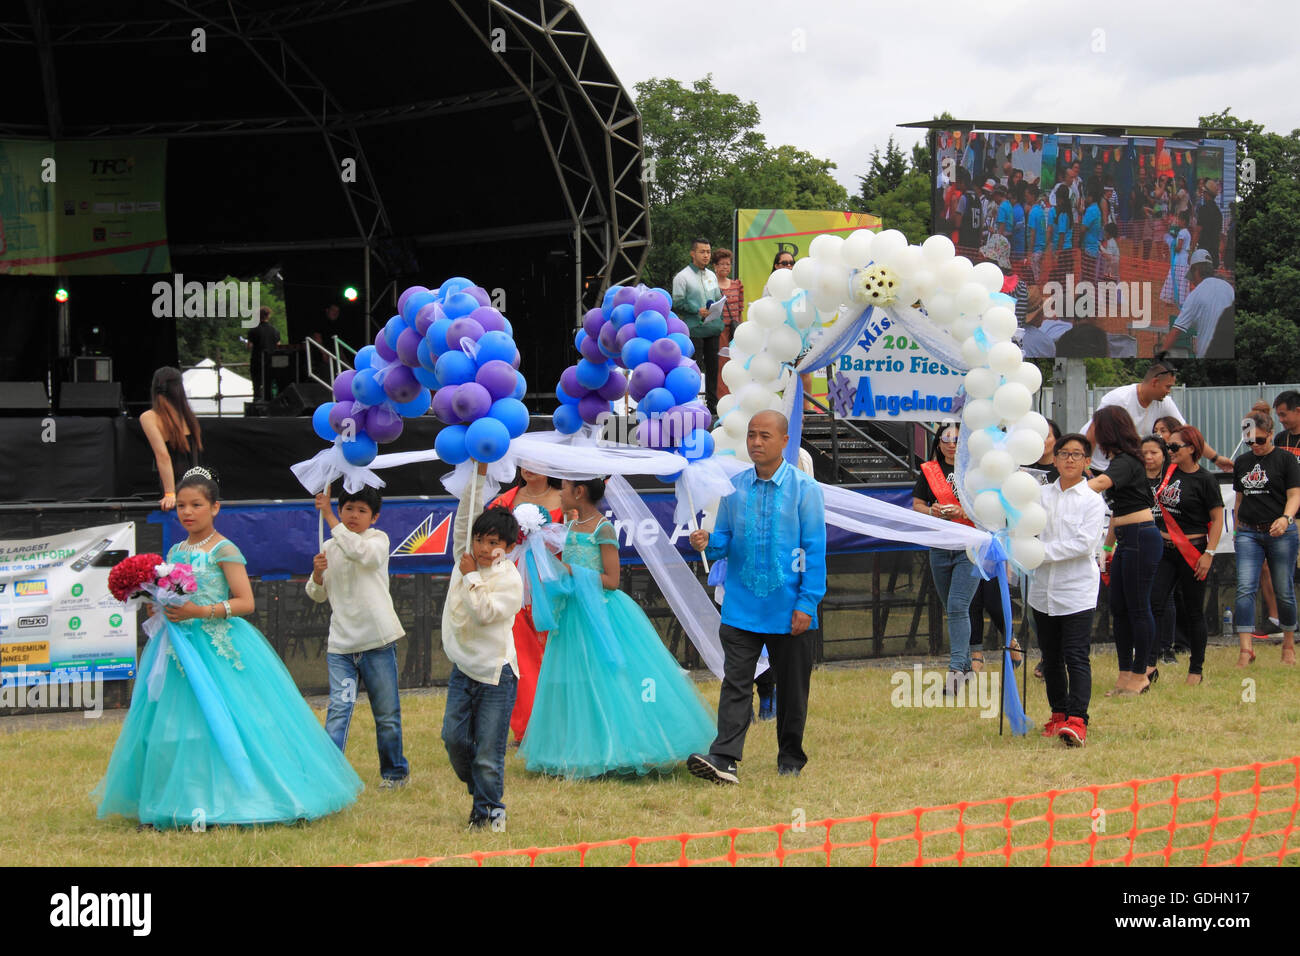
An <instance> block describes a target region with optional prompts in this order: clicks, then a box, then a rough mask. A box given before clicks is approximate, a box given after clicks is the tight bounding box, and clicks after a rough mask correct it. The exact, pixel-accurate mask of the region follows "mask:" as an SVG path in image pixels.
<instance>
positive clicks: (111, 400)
mask: <svg viewBox="0 0 1300 956" xmlns="http://www.w3.org/2000/svg"><path fill="white" fill-rule="evenodd" d="M122 411H123V406H122V383H121V382H64V383H63V384H62V385H60V386H59V413H60V414H63V415H118V414H121V413H122Z"/></svg>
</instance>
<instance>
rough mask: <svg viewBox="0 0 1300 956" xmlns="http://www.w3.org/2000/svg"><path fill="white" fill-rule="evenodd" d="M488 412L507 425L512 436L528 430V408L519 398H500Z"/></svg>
mask: <svg viewBox="0 0 1300 956" xmlns="http://www.w3.org/2000/svg"><path fill="white" fill-rule="evenodd" d="M488 414H489V415H490V416H492V417H493V418H495V419H496V420H497V421H499V422H500V423H501V424H502V425H505V426H506V431H508V432H509V433H510V437H511V438H518V437H519V436H520V435H522V434H523V433H524V432H526V431H528V408H527V407H526V406H525V405H524V403H523V402H521V401H519V399H517V398H498V399H497V400H496V401H495V402H493V403H492V407H491V408H489V409H488Z"/></svg>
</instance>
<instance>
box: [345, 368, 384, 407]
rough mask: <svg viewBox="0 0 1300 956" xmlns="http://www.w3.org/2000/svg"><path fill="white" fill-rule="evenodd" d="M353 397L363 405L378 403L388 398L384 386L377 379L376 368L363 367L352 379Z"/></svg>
mask: <svg viewBox="0 0 1300 956" xmlns="http://www.w3.org/2000/svg"><path fill="white" fill-rule="evenodd" d="M352 397H353V398H355V399H356V400H357V401H358V402H360V403H361V404H362V405H378V404H380V403H381V402H383V401H385V400H387V398H388V395H387V394H386V393H385V392H384V386H382V385H380V384H379V382H378V381H377V380H376V379H375V371H374V369H369V368H363V369H362V370H361V371H360V372H357V374H356V377H354V378H353V379H352Z"/></svg>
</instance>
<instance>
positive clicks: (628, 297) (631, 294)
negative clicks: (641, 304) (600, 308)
mask: <svg viewBox="0 0 1300 956" xmlns="http://www.w3.org/2000/svg"><path fill="white" fill-rule="evenodd" d="M637 297H638V293H637V291H636V289H628V288H623V289H619V290H618V291H617V292H616V293H614V300H613V301H612V302H611V303H610V305H612V306H613V307H614V308H618V307H619V306H620V305H633V304H634V303H635V302H636V300H637Z"/></svg>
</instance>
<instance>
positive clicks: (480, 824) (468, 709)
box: [442, 465, 524, 832]
mask: <svg viewBox="0 0 1300 956" xmlns="http://www.w3.org/2000/svg"><path fill="white" fill-rule="evenodd" d="M486 468H487V466H486V465H480V466H479V469H478V473H477V474H476V475H474V476H473V477H472V479H471V480H470V481H467V482H466V483H465V486H466V491H465V492H463V493H462V496H461V501H460V506H459V507H458V508H457V509H456V524H455V531H454V533H453V539H452V540H453V542H454V543H453V550H452V554H453V555H459V556H460V557H459V559H458V563H457V565H456V567H455V568H453V569H452V572H451V581H450V582H449V583H448V585H447V601H446V603H445V604H444V605H443V608H442V648H443V650H444V651H445V652H446V654H447V658H448V660H450V661H451V664H452V667H451V677H450V678H448V680H447V710H446V712H445V714H444V715H443V721H442V742H443V743H444V744H445V745H446V747H447V756H448V758H450V760H451V766H452V769H453V770H455V771H456V776H457V777H459V778H460V779H461V780H462V781H463V782H464V783H465V786H466V787H467V789H468V790H469V793H470V795H471V796H472V797H473V798H474V804H473V807H472V808H471V809H470V813H469V826H470V828H471V829H475V830H477V829H482V828H484V827H488V826H491V828H492V829H493V830H494V831H498V832H500V831H503V830H505V825H506V805H505V803H503V802H502V797H503V796H504V794H505V773H506V740H507V737H508V735H509V733H510V711H511V710H512V709H513V708H514V706H515V692H516V689H517V687H518V678H519V665H518V663H516V660H515V637H514V622H515V615H516V614H518V613H519V608H520V607H522V606H523V602H524V584H523V579H522V578H521V577H520V576H519V570H518V569H517V568H516V567H515V565H514V563H513V562H512V561H510V560H509V559H508V558H507V557H506V553H507V552H508V551H509V550H510V549H511V548H513V547H514V546H515V544H516V543H517V541H518V539H519V522H518V521H516V520H515V516H514V515H513V514H511V513H510V511H509V510H508V509H506V508H501V507H496V508H489V509H488V510H487V511H485V512H483V513H482V514H480V515H478V516H477V517H474V516H473V515H471V514H470V511H469V508H468V507H467V498H468V496H469V494H470V489H473V493H474V500H476V501H482V500H483V491H482V488H483V473H484V471H485V470H486ZM471 519H472V520H473V529H472V533H471V529H470V521H471ZM467 544H468V545H469V547H468V548H467V547H466V545H467Z"/></svg>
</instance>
